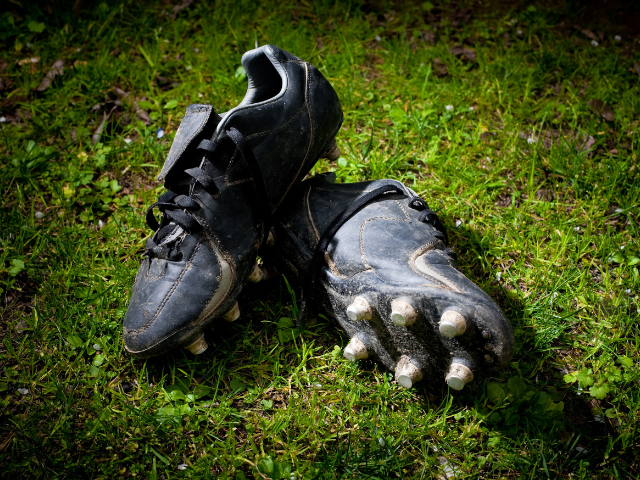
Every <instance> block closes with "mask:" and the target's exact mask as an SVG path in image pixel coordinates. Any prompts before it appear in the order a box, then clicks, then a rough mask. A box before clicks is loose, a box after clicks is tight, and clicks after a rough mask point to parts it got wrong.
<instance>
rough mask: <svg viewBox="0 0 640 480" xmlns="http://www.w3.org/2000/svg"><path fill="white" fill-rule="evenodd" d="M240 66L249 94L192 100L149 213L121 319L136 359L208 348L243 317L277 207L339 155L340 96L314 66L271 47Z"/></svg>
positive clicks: (128, 346) (247, 55) (246, 57)
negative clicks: (245, 295)
mask: <svg viewBox="0 0 640 480" xmlns="http://www.w3.org/2000/svg"><path fill="white" fill-rule="evenodd" d="M242 65H243V66H244V69H245V71H246V73H247V77H248V81H249V88H248V90H247V94H246V96H245V98H244V100H243V101H242V102H241V103H240V105H238V106H237V107H236V108H234V109H232V110H230V111H228V112H226V113H222V114H220V115H218V114H216V112H215V111H214V110H213V108H212V107H211V106H210V105H190V106H189V107H188V108H187V111H186V115H185V117H184V119H183V120H182V123H181V124H180V127H179V128H178V131H177V132H176V135H175V138H174V141H173V144H172V146H171V150H170V152H169V156H168V157H167V160H166V162H165V164H164V166H163V168H162V170H161V172H160V175H159V176H158V180H165V187H166V188H167V192H166V193H164V194H163V195H162V196H160V198H159V200H158V202H157V203H155V204H154V205H152V206H151V207H150V208H149V210H148V212H147V223H148V224H149V226H150V227H151V228H152V229H153V230H155V234H154V235H153V237H152V238H151V239H150V240H148V241H147V245H146V254H145V258H144V259H143V261H142V264H141V266H140V269H139V271H138V274H137V276H136V279H135V282H134V284H133V291H132V295H131V301H130V304H129V308H128V310H127V314H126V316H125V319H124V342H125V347H126V349H127V351H128V352H129V353H131V354H132V355H134V356H136V357H141V358H144V357H151V356H154V355H158V354H161V353H164V352H167V351H169V350H171V349H173V348H175V347H178V346H183V347H186V348H187V349H189V350H190V351H191V352H192V353H195V354H198V353H202V352H203V351H204V350H205V349H206V348H207V343H206V341H205V339H204V334H203V329H204V328H205V326H206V325H207V324H209V323H210V322H211V321H212V320H214V319H215V318H217V317H224V318H225V319H226V320H228V321H233V320H235V319H236V318H238V316H239V310H238V307H237V303H236V297H237V296H238V294H239V293H240V290H241V288H242V286H243V285H244V284H245V283H246V282H247V281H248V280H249V279H251V280H253V281H256V280H259V279H260V278H261V275H260V271H259V270H256V265H255V262H256V254H257V251H258V247H259V246H260V245H261V244H262V243H263V242H264V240H265V239H266V238H265V237H266V235H265V232H268V231H269V225H270V222H271V215H272V213H273V212H274V211H275V209H276V208H277V207H278V206H279V205H280V203H281V202H282V200H283V198H284V197H285V195H286V194H287V193H288V192H289V190H290V189H291V187H292V186H293V185H294V184H295V183H296V182H299V181H300V180H302V178H303V177H304V176H305V175H306V174H307V172H308V171H309V170H310V169H311V167H312V166H313V165H314V164H315V163H316V161H317V160H318V158H320V157H322V156H324V157H327V158H331V159H335V158H337V156H339V154H340V151H339V150H338V149H337V146H336V143H335V138H334V137H335V135H336V133H337V131H338V129H339V128H340V125H341V123H342V110H341V108H340V102H339V100H338V97H337V95H336V93H335V91H334V90H333V88H332V87H331V85H330V84H329V82H328V81H327V80H326V79H325V78H324V77H323V76H322V74H321V73H320V72H319V71H318V70H317V69H316V68H315V67H314V66H313V65H311V64H308V63H306V62H304V61H302V60H300V59H299V58H297V57H295V56H293V55H291V54H290V53H287V52H285V51H283V50H281V49H279V48H278V47H276V46H273V45H267V46H264V47H261V48H257V49H255V50H251V51H250V52H247V53H245V54H244V56H243V57H242ZM154 208H157V209H158V210H159V211H160V212H161V213H162V216H161V219H160V221H158V220H157V219H156V217H155V216H154V213H153V210H154Z"/></svg>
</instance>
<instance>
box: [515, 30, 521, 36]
mask: <svg viewBox="0 0 640 480" xmlns="http://www.w3.org/2000/svg"><path fill="white" fill-rule="evenodd" d="M516 34H517V35H518V36H519V37H521V36H522V29H520V28H519V29H518V30H516Z"/></svg>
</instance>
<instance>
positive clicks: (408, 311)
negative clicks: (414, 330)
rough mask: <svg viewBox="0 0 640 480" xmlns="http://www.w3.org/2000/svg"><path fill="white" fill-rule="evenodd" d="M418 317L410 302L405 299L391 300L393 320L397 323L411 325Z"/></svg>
mask: <svg viewBox="0 0 640 480" xmlns="http://www.w3.org/2000/svg"><path fill="white" fill-rule="evenodd" d="M417 318H418V314H417V313H416V311H415V309H414V308H413V307H412V306H411V305H410V304H409V303H408V302H405V301H404V300H393V301H392V302H391V321H392V322H393V323H395V324H396V325H400V326H404V325H411V324H412V323H415V322H416V320H417Z"/></svg>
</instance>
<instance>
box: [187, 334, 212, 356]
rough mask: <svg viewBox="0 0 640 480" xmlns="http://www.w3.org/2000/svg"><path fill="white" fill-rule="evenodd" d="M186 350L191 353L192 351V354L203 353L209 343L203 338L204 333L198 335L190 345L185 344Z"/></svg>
mask: <svg viewBox="0 0 640 480" xmlns="http://www.w3.org/2000/svg"><path fill="white" fill-rule="evenodd" d="M184 348H186V349H187V350H189V351H190V352H191V353H193V354H194V355H200V354H201V353H203V352H204V351H205V350H206V349H207V348H209V344H207V341H206V340H205V338H204V333H203V334H202V335H200V336H199V337H198V339H197V340H196V341H195V342H193V343H192V344H191V345H187V346H186V347H184Z"/></svg>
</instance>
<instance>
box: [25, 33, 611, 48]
mask: <svg viewBox="0 0 640 480" xmlns="http://www.w3.org/2000/svg"><path fill="white" fill-rule="evenodd" d="M616 36H617V35H616ZM31 47H33V43H31V42H27V48H31Z"/></svg>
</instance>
